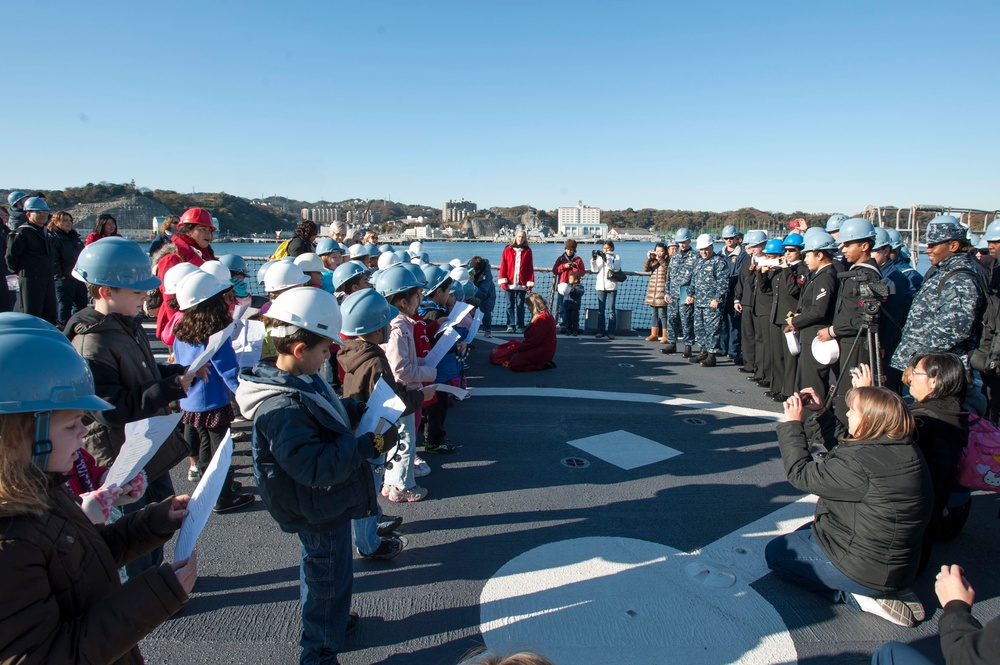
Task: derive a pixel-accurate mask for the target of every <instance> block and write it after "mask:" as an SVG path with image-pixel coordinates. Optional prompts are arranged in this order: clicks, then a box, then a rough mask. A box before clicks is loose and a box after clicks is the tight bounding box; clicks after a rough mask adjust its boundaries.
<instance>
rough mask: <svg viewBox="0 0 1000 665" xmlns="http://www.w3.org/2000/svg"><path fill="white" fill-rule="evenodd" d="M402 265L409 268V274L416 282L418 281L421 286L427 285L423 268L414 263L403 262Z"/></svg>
mask: <svg viewBox="0 0 1000 665" xmlns="http://www.w3.org/2000/svg"><path fill="white" fill-rule="evenodd" d="M402 266H403V267H404V268H406V269H407V270H409V271H410V274H411V275H413V276H414V277H415V278H416V279H417V281H418V282H420V286H421V287H423V286H427V280H426V279H425V278H424V270H423V268H421V267H420V266H418V265H417V264H416V263H403V264H402Z"/></svg>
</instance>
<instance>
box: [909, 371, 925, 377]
mask: <svg viewBox="0 0 1000 665" xmlns="http://www.w3.org/2000/svg"><path fill="white" fill-rule="evenodd" d="M910 376H929V375H928V374H927V372H918V371H917V370H913V371H912V372H910Z"/></svg>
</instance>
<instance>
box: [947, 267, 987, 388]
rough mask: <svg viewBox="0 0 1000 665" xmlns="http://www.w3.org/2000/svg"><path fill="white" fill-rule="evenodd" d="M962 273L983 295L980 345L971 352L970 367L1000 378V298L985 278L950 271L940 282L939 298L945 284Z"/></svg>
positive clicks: (969, 272)
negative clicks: (973, 282)
mask: <svg viewBox="0 0 1000 665" xmlns="http://www.w3.org/2000/svg"><path fill="white" fill-rule="evenodd" d="M960 273H965V274H967V275H972V277H973V279H975V280H976V284H978V285H979V290H980V292H981V293H982V295H983V304H982V305H981V306H980V317H979V321H980V322H979V325H980V331H979V344H978V345H977V346H976V348H974V349H972V351H970V352H969V365H970V366H971V367H972V369H974V370H977V371H979V372H982V373H983V374H989V375H991V376H1000V298H998V297H997V295H996V294H995V293H993V292H992V291H990V288H989V285H988V284H986V280H984V279H983V276H982V275H980V274H979V273H977V272H975V271H973V270H969V269H968V268H956V269H955V270H950V271H948V273H947V274H945V276H944V277H942V278H941V281H940V282H938V287H937V288H938V296H940V295H941V288H942V287H943V286H944V283H945V282H947V281H948V279H949V278H951V277H952V276H953V275H958V274H960Z"/></svg>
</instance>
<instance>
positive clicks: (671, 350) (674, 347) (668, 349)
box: [660, 342, 677, 355]
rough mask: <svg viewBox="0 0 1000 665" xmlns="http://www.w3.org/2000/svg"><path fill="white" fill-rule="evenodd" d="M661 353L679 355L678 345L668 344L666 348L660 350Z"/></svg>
mask: <svg viewBox="0 0 1000 665" xmlns="http://www.w3.org/2000/svg"><path fill="white" fill-rule="evenodd" d="M660 353H666V354H667V355H670V354H671V353H677V345H676V344H674V343H673V342H668V343H667V345H666V346H664V347H663V348H662V349H660Z"/></svg>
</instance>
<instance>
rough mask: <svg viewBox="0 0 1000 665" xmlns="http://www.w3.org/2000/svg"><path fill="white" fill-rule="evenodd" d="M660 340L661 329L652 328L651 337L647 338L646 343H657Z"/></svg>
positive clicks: (650, 330)
mask: <svg viewBox="0 0 1000 665" xmlns="http://www.w3.org/2000/svg"><path fill="white" fill-rule="evenodd" d="M659 338H660V329H659V328H650V329H649V337H647V338H646V341H647V342H655V341H656V340H658V339H659Z"/></svg>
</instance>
